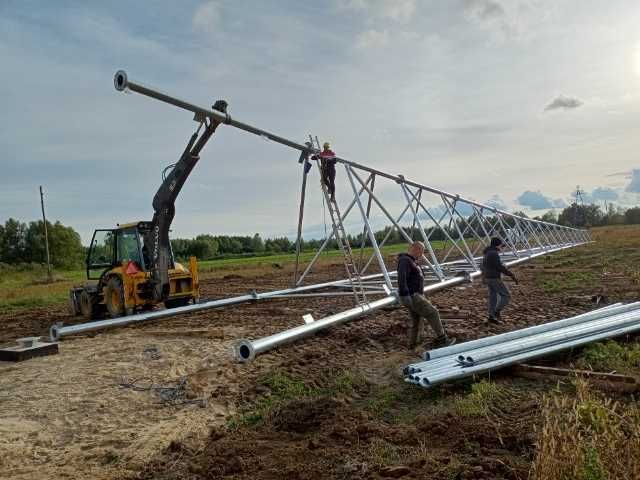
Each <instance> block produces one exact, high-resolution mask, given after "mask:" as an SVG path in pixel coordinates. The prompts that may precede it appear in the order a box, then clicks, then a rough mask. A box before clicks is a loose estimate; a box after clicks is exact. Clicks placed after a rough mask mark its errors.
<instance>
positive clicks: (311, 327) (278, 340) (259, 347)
mask: <svg viewBox="0 0 640 480" xmlns="http://www.w3.org/2000/svg"><path fill="white" fill-rule="evenodd" d="M567 248H571V247H568V246H563V247H559V248H557V249H553V250H551V251H549V252H544V251H542V252H540V253H535V254H533V255H531V256H528V257H525V258H520V259H517V260H513V261H509V262H506V263H505V264H506V265H507V266H508V267H510V266H515V265H519V264H521V263H524V262H526V261H529V260H530V259H533V258H536V257H539V256H542V255H545V254H547V253H551V252H555V251H561V250H564V249H567ZM479 276H480V272H472V273H471V274H470V275H469V277H468V278H471V279H473V278H477V277H479ZM468 278H465V277H455V278H451V279H449V280H444V281H441V282H438V283H434V284H431V285H427V286H426V287H424V292H425V293H429V292H437V291H439V290H443V289H446V288H450V287H453V286H456V285H460V284H462V283H465V282H468V281H469V280H468ZM396 302H397V299H396V297H395V296H387V297H385V298H382V299H380V300H375V301H373V302H370V303H368V304H366V305H360V306H358V307H355V308H352V309H350V310H346V311H344V312H340V313H337V314H335V315H331V316H329V317H325V318H322V319H318V320H315V321H313V322H311V323H309V324H305V325H300V326H298V327H294V328H291V329H289V330H285V331H283V332H279V333H276V334H273V335H270V336H268V337H263V338H259V339H256V340H248V339H242V340H239V341H238V342H236V344H235V345H234V354H235V357H236V359H237V360H239V361H241V362H247V361H249V360H253V359H254V358H255V356H256V355H258V354H261V353H264V352H267V351H269V350H271V349H273V348H276V347H278V346H280V345H284V344H286V343H290V342H294V341H297V340H300V339H302V338H305V337H308V336H310V335H313V334H315V333H317V332H319V331H320V330H324V329H326V328H329V327H333V326H336V325H340V324H342V323H345V322H348V321H350V320H354V319H356V318H359V317H361V316H363V315H366V314H369V313H372V312H374V311H376V310H379V309H381V308H383V307H387V306H389V305H393V304H394V303H396Z"/></svg>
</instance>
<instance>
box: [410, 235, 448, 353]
mask: <svg viewBox="0 0 640 480" xmlns="http://www.w3.org/2000/svg"><path fill="white" fill-rule="evenodd" d="M423 255H424V243H422V242H413V243H412V244H411V245H410V246H409V250H408V252H407V253H401V254H400V255H398V298H399V301H400V303H401V304H402V305H404V306H405V307H407V308H408V309H409V312H410V314H411V328H410V329H409V348H415V346H416V345H417V344H418V342H419V341H420V337H421V335H422V330H423V329H424V319H425V318H426V319H427V321H428V322H429V325H430V326H431V328H432V329H433V331H434V332H435V333H436V339H435V342H434V346H436V347H445V346H448V345H453V344H454V343H455V342H456V339H455V338H449V337H447V334H446V333H445V331H444V327H443V326H442V321H441V320H440V314H439V313H438V310H437V309H436V307H434V306H433V305H431V303H430V302H429V300H427V299H426V297H425V296H424V275H423V273H422V269H421V268H420V266H419V265H418V262H419V261H420V259H421V258H422V256H423Z"/></svg>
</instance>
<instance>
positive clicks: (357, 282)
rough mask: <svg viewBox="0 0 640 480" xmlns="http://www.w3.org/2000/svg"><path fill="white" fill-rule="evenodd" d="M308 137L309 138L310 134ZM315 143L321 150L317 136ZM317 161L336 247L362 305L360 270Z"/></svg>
mask: <svg viewBox="0 0 640 480" xmlns="http://www.w3.org/2000/svg"><path fill="white" fill-rule="evenodd" d="M309 137H310V138H311V136H309ZM312 140H313V139H312ZM315 143H316V147H317V148H318V150H321V149H320V142H319V141H318V137H316V138H315ZM317 163H318V171H319V172H320V186H321V188H322V193H323V195H324V199H325V202H326V204H327V206H328V207H329V215H330V216H331V224H332V225H333V235H334V237H335V239H336V243H337V244H338V248H339V249H340V251H341V252H342V258H343V261H344V267H345V269H346V271H347V277H348V278H349V283H350V284H351V288H352V289H353V295H354V297H355V300H356V304H358V305H363V304H365V303H367V297H366V295H365V291H364V290H365V289H364V286H363V285H362V278H361V276H360V272H359V270H358V267H357V266H356V263H355V261H354V259H353V250H352V249H351V245H350V244H349V238H348V237H347V232H346V231H345V229H344V224H343V223H342V215H341V213H340V209H339V208H338V202H336V201H335V199H332V198H331V195H329V190H328V189H327V186H326V185H325V183H324V178H323V175H322V166H321V163H322V161H321V160H318V162H317Z"/></svg>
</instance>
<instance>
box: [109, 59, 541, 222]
mask: <svg viewBox="0 0 640 480" xmlns="http://www.w3.org/2000/svg"><path fill="white" fill-rule="evenodd" d="M113 82H114V86H115V88H116V90H118V91H127V90H128V91H132V92H136V93H139V94H141V95H145V96H147V97H151V98H155V99H156V100H160V101H161V102H165V103H168V104H170V105H174V106H176V107H179V108H182V109H184V110H188V111H190V112H193V113H195V114H196V115H197V116H199V117H209V118H211V119H214V120H216V121H218V122H221V123H224V124H226V125H230V126H232V127H235V128H238V129H240V130H244V131H245V132H249V133H252V134H254V135H257V136H259V137H262V138H265V139H267V140H271V141H273V142H275V143H279V144H281V145H285V146H287V147H290V148H293V149H296V150H299V151H301V152H309V153H318V152H319V150H318V149H317V148H309V147H308V146H306V145H302V144H301V143H297V142H294V141H292V140H289V139H287V138H284V137H281V136H279V135H276V134H274V133H271V132H269V131H267V130H263V129H261V128H257V127H254V126H252V125H249V124H246V123H243V122H240V121H238V120H235V119H233V118H232V117H231V115H230V114H228V113H226V114H225V113H222V112H219V111H217V110H213V109H209V108H203V107H199V106H197V105H194V104H192V103H189V102H186V101H184V100H181V99H179V98H176V97H172V96H170V95H167V94H166V93H163V92H160V91H158V90H155V89H153V88H150V87H147V86H144V85H142V84H140V83H136V82H133V81H131V80H129V78H128V76H127V73H126V72H125V71H124V70H118V71H117V72H116V74H115V76H114V79H113ZM335 159H336V161H337V162H339V163H342V164H345V165H350V166H351V167H354V168H357V169H359V170H364V171H366V172H369V173H374V174H376V175H378V176H380V177H384V178H388V179H390V180H393V181H395V182H397V183H404V184H406V185H409V186H412V187H415V188H421V189H423V190H425V191H428V192H431V193H435V194H438V195H445V196H447V197H448V198H450V199H452V200H453V199H456V198H457V199H460V200H462V201H464V202H465V203H469V204H471V205H476V206H478V207H486V205H484V204H482V203H479V202H476V201H474V200H470V199H467V198H463V197H461V196H460V195H454V194H452V193H449V192H446V191H444V190H440V189H437V188H433V187H429V186H427V185H423V184H420V183H417V182H414V181H411V180H407V179H405V178H404V177H401V176H399V175H391V174H389V173H386V172H383V171H381V170H377V169H375V168H371V167H368V166H366V165H362V164H359V163H356V162H352V161H350V160H347V159H344V158H340V157H335ZM496 211H498V212H500V213H503V214H505V215H508V216H511V217H516V216H515V215H513V214H510V213H509V212H505V211H503V210H497V209H496ZM517 218H521V217H517ZM531 221H534V222H538V223H548V222H541V221H538V220H531Z"/></svg>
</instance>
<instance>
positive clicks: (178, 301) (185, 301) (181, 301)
mask: <svg viewBox="0 0 640 480" xmlns="http://www.w3.org/2000/svg"><path fill="white" fill-rule="evenodd" d="M189 300H191V298H189V297H185V298H173V299H170V300H165V301H164V306H165V307H166V308H177V307H184V306H186V305H189Z"/></svg>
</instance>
